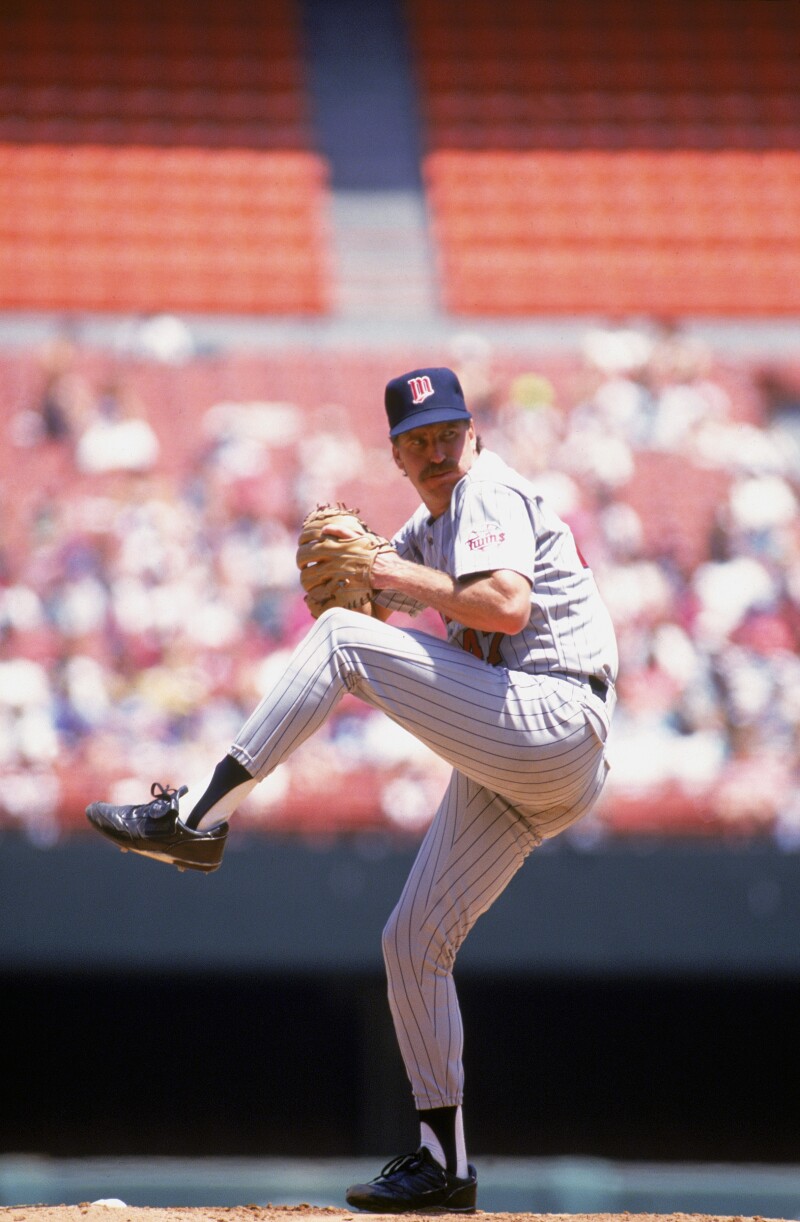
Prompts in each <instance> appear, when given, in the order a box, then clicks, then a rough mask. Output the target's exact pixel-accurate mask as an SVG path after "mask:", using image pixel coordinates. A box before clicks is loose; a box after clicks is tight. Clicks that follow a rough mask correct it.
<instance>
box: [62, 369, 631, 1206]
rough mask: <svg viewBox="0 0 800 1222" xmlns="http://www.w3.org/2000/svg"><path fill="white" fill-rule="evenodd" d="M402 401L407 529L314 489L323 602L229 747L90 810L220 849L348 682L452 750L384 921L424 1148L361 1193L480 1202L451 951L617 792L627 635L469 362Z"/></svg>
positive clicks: (441, 1202)
mask: <svg viewBox="0 0 800 1222" xmlns="http://www.w3.org/2000/svg"><path fill="white" fill-rule="evenodd" d="M385 407H386V413H387V416H388V422H389V436H390V440H391V445H392V455H393V458H394V462H395V464H396V465H397V467H398V469H399V470H400V471H401V472H402V474H403V475H404V476H406V477H407V478H408V479H409V480H410V481H411V483H412V485H413V486H414V489H415V490H416V492H417V493H418V494H419V497H420V501H421V504H420V506H419V508H418V509H417V511H416V512H415V513H414V514H413V516H412V517H411V518H410V519H409V521H408V522H406V523H405V525H404V526H402V527H401V528H400V530H399V531H398V532H397V534H396V535H395V536H394V538H393V539H392V540H391V542H389V541H388V540H386V539H383V538H381V537H380V536H378V535H376V534H375V533H374V532H372V531H371V530H370V528H369V527H368V526H367V525H366V524H365V523H364V522H362V521H361V520H360V519H359V517H358V515H357V514H355V513H353V512H351V511H349V510H348V509H347V507H346V506H343V505H328V506H320V507H318V508H317V509H316V510H312V511H311V512H310V513H309V515H308V517H307V518H306V521H305V522H304V524H303V529H302V532H301V535H300V540H299V543H298V551H297V563H298V567H299V570H300V580H301V582H302V586H303V589H304V592H305V599H306V603H307V605H308V607H309V610H310V612H311V614H312V616H313V617H314V620H315V622H314V624H313V626H312V627H311V629H310V631H309V632H308V634H307V636H306V637H305V638H304V639H303V640H302V641H301V642H300V643H299V645H298V646H297V648H296V649H295V651H294V653H293V654H292V656H291V658H290V660H289V662H288V664H287V666H286V669H285V671H284V673H283V675H282V677H281V678H280V680H279V681H278V682H277V683H276V684H275V686H274V687H273V689H272V690H271V691H269V692H267V693H266V694H265V696H264V698H263V699H262V700H261V703H260V704H259V705H258V707H257V708H256V709H255V710H254V712H253V713H252V715H251V717H250V718H249V720H248V721H247V722H246V723H245V725H244V726H243V727H242V729H241V731H240V733H239V734H238V736H237V738H236V741H235V742H234V743H233V745H232V746H231V748H230V751H229V753H228V754H227V755H226V756H225V758H224V759H222V760H221V761H220V763H219V764H217V766H216V767H215V769H214V770H213V772H212V773H211V774H210V775H209V776H208V777H206V778H205V779H203V780H202V781H200V782H199V783H198V784H196V785H192V786H191V787H187V786H181V787H180V788H178V789H174V788H171V787H168V786H163V785H159V784H157V785H154V786H153V788H152V790H151V796H152V799H153V800H152V801H150V802H146V803H144V804H143V805H141V806H123V807H120V806H110V805H108V804H106V803H100V802H96V803H93V804H92V805H91V806H90V807H89V808H88V809H87V812H86V813H87V816H88V818H89V820H90V822H91V823H92V824H93V826H94V827H95V828H97V830H98V831H100V832H102V833H103V835H105V836H107V837H108V838H109V839H110V840H112V841H113V842H114V843H116V844H117V845H118V846H119V847H121V848H123V849H125V850H131V851H133V852H136V853H142V854H144V855H146V856H150V857H153V858H155V859H156V860H160V861H164V862H168V863H171V864H173V865H176V866H178V867H179V868H182V869H184V868H189V869H196V870H204V871H211V870H215V869H217V867H218V866H219V865H220V863H221V861H222V855H223V852H224V848H225V841H226V838H227V835H228V819H229V817H230V816H231V815H232V814H233V812H234V811H235V810H236V808H237V807H238V806H239V805H240V804H241V802H242V801H243V799H244V798H245V797H246V796H247V795H248V794H249V793H250V791H251V790H252V789H253V787H254V786H255V785H257V784H258V782H259V781H260V780H263V778H264V777H266V776H268V775H269V773H270V772H272V770H273V769H275V768H277V767H278V766H279V765H280V764H281V762H282V761H283V760H285V759H286V758H287V757H288V756H289V755H290V754H291V753H292V751H294V750H295V748H296V747H297V746H299V744H300V743H302V742H304V741H305V740H306V739H307V738H309V736H310V735H313V734H314V732H315V731H316V730H317V729H318V728H319V727H320V726H321V725H322V724H323V722H324V721H325V720H326V718H327V717H329V716H330V714H331V712H332V711H333V709H334V708H335V707H336V704H337V702H338V701H339V700H340V699H341V697H342V696H343V695H344V693H345V692H350V693H352V694H354V695H355V696H357V697H358V698H359V699H361V700H363V701H365V703H367V704H368V705H370V706H371V707H372V708H375V709H380V710H382V711H383V712H384V713H385V714H386V716H387V717H390V718H391V719H392V720H393V721H395V722H397V723H399V724H400V725H402V726H403V727H405V729H407V730H409V731H410V732H411V733H412V734H414V735H416V737H417V738H418V739H420V740H421V741H422V742H424V743H426V744H427V746H428V747H430V749H431V750H432V751H434V752H435V753H436V754H437V755H439V756H441V757H442V758H443V759H444V760H446V761H447V762H448V763H449V764H450V765H451V766H452V769H453V771H452V775H451V779H450V782H449V785H448V787H447V790H446V792H445V794H444V796H443V798H442V801H441V805H440V806H439V809H438V811H437V812H436V814H435V817H434V819H433V822H432V823H431V825H430V827H429V829H428V832H427V834H426V836H425V838H424V841H423V843H422V846H421V848H420V851H419V854H418V856H417V859H416V861H415V864H414V866H413V868H412V870H411V874H410V876H409V878H408V881H407V883H406V885H405V888H404V890H403V893H402V895H401V896H400V899H399V901H398V903H397V906H396V908H395V910H394V912H393V913H392V915H391V917H390V918H389V921H388V923H387V925H386V928H385V929H384V931H383V954H384V961H385V964H386V973H387V980H388V993H389V1004H390V1007H391V1012H392V1016H393V1019H394V1025H395V1030H396V1033H397V1039H398V1041H399V1045H400V1049H401V1052H402V1055H403V1060H404V1063H405V1066H406V1070H407V1072H408V1077H409V1080H410V1083H411V1089H412V1091H413V1096H414V1101H415V1106H416V1109H417V1112H418V1115H419V1124H420V1142H419V1148H418V1149H417V1150H416V1151H414V1152H413V1153H411V1154H406V1155H401V1156H400V1157H399V1158H396V1159H394V1160H393V1161H392V1162H390V1163H388V1164H387V1165H386V1166H385V1167H384V1168H383V1170H382V1171H381V1172H380V1174H379V1175H377V1176H376V1178H375V1179H374V1180H372V1181H370V1182H369V1183H367V1184H356V1185H353V1186H352V1187H351V1188H350V1189H349V1190H348V1192H347V1194H346V1195H347V1201H348V1204H349V1205H351V1206H352V1207H354V1208H357V1209H362V1210H368V1211H372V1212H378V1213H403V1212H417V1211H420V1210H435V1211H438V1212H442V1211H446V1212H463V1213H471V1212H474V1210H475V1207H476V1199H477V1175H476V1172H475V1168H474V1166H473V1165H472V1164H471V1163H470V1162H469V1161H468V1157H467V1148H466V1141H465V1134H464V1123H463V1114H462V1102H463V1091H464V1075H463V1067H462V1042H463V1040H462V1026H461V1015H460V1012H459V1006H458V1000H457V997H456V990H455V985H454V982H453V966H454V963H455V959H456V955H457V953H458V950H459V947H460V946H461V944H462V942H463V941H464V939H465V938H466V936H467V934H468V933H469V931H470V929H471V928H472V926H473V925H474V924H475V922H476V921H477V919H478V917H479V916H481V914H482V913H484V912H486V911H487V909H488V908H490V907H491V905H492V903H493V902H494V900H495V899H496V898H497V897H498V896H499V895H500V894H501V892H502V891H503V890H504V888H505V887H506V885H507V884H508V882H509V881H510V879H511V878H512V877H513V875H514V874H515V873H516V871H517V870H518V869H519V868H520V866H521V865H522V863H523V862H524V860H525V858H526V857H527V855H528V853H530V852H531V850H532V849H533V848H535V847H536V846H537V845H538V844H540V843H541V841H542V840H544V839H546V838H549V837H551V836H555V835H557V834H558V833H559V832H561V831H563V830H564V829H565V828H567V827H569V826H570V825H572V824H574V823H575V822H576V820H578V819H580V818H582V816H584V815H585V814H586V813H587V811H589V810H590V808H591V807H592V804H593V803H594V802H595V800H596V799H597V797H598V795H599V794H600V791H601V789H602V787H603V784H604V781H605V778H606V773H607V770H608V763H607V760H606V755H605V742H606V738H607V735H608V730H609V722H610V718H611V715H612V712H613V708H614V704H615V699H616V698H615V692H614V684H615V680H616V675H617V648H616V642H615V637H614V631H613V627H612V624H611V620H610V618H609V615H608V613H607V611H606V608H605V606H604V604H603V602H602V600H601V598H600V596H599V594H598V590H597V587H596V585H595V581H594V578H593V576H592V573H591V571H590V569H589V568H587V566H586V563H585V561H584V560H583V559H582V557H581V555H580V553H579V551H578V549H577V547H576V545H575V541H574V539H573V537H572V534H571V532H570V530H569V529H568V527H567V526H566V525H565V524H564V523H563V522H562V521H561V520H560V519H559V518H558V517H557V516H556V515H555V514H554V513H553V512H552V511H551V510H550V509H549V508H548V506H547V505H546V504H545V503H544V501H543V500H542V498H541V497H540V496H539V495H538V494H537V492H536V489H535V487H534V486H532V485H531V484H530V483H528V482H527V481H526V480H525V479H523V478H522V477H521V476H520V475H518V474H517V473H516V472H515V471H513V470H512V469H511V467H509V466H507V465H506V464H505V462H503V461H502V459H501V458H499V457H498V456H497V455H495V454H493V453H491V452H489V451H487V450H484V449H482V447H481V444H480V439H479V438H478V436H477V434H476V431H475V426H474V422H473V420H472V417H471V415H470V413H469V411H468V408H467V405H466V403H465V401H464V396H463V393H462V389H461V385H460V383H459V381H458V378H457V377H456V375H455V374H454V373H453V372H452V370H450V369H446V368H425V369H416V370H413V371H411V372H409V373H406V374H403V375H402V376H400V377H397V378H393V379H392V380H391V381H390V382H389V384H388V385H387V387H386V392H385ZM428 607H430V608H433V609H434V610H435V611H437V612H438V613H439V614H440V615H441V617H442V620H443V623H444V625H445V626H446V639H440V638H439V637H433V636H431V635H430V634H427V633H424V632H419V631H415V630H406V629H401V628H398V627H395V626H393V625H391V624H389V623H388V622H387V621H388V619H389V618H390V616H391V614H392V612H394V611H398V610H402V611H403V612H407V613H410V614H411V615H414V614H415V613H417V612H418V611H420V610H421V609H423V608H428Z"/></svg>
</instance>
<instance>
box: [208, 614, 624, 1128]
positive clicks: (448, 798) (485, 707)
mask: <svg viewBox="0 0 800 1222" xmlns="http://www.w3.org/2000/svg"><path fill="white" fill-rule="evenodd" d="M348 691H349V692H353V693H354V694H355V695H356V696H358V697H359V698H360V699H362V700H364V701H365V702H366V703H367V704H369V705H371V706H372V707H374V708H376V709H381V710H382V711H383V712H384V713H386V714H387V716H389V717H390V718H392V719H393V720H394V721H396V722H398V723H399V724H400V725H402V726H404V727H405V728H406V729H408V730H409V731H410V732H411V733H413V734H414V735H416V737H417V738H419V739H420V740H421V741H423V742H424V743H426V744H427V745H428V746H429V747H430V748H431V750H433V751H435V752H436V753H437V754H438V755H440V756H441V757H442V758H443V759H445V760H447V761H448V762H449V763H450V764H451V765H452V766H453V768H454V770H455V771H454V773H453V777H452V780H451V783H450V786H449V788H448V791H447V794H446V795H445V798H444V800H443V802H442V805H441V807H440V809H439V811H438V813H437V815H436V818H435V819H434V821H433V823H432V825H431V827H430V829H429V831H428V834H427V836H426V838H425V840H424V842H423V845H422V847H421V849H420V852H419V855H418V858H417V861H416V863H415V865H414V867H413V870H412V872H411V875H410V877H409V879H408V882H407V884H406V887H405V890H404V892H403V895H402V897H401V899H400V901H399V903H398V905H397V908H396V909H395V912H394V914H393V916H392V918H391V919H390V921H389V924H388V925H387V928H386V931H385V933H384V942H383V945H384V955H385V962H386V967H387V974H388V979H389V996H390V1004H391V1007H392V1013H393V1016H394V1021H395V1027H396V1030H397V1036H398V1040H399V1043H400V1047H401V1050H402V1053H403V1057H404V1061H405V1065H406V1069H407V1071H408V1074H409V1078H410V1080H411V1084H412V1088H413V1091H414V1096H415V1098H416V1099H417V1101H418V1106H419V1107H421V1108H429V1107H439V1106H448V1105H452V1104H457V1103H460V1102H461V1093H462V1089H463V1073H462V1066H461V1038H462V1037H461V1018H460V1014H459V1010H458V1002H457V999H456V995H455V988H454V985H453V980H452V967H453V961H454V959H455V954H456V952H457V950H458V947H459V946H460V945H461V943H462V941H463V939H464V938H465V937H466V935H467V933H468V932H469V930H470V929H471V927H472V925H473V924H474V923H475V921H476V920H477V918H478V917H479V916H480V915H481V913H482V912H485V911H486V909H487V908H488V907H489V906H490V905H491V904H492V902H493V901H494V899H496V897H497V896H498V895H499V894H500V892H501V891H502V890H503V889H504V887H505V886H506V885H507V883H508V881H509V879H510V878H511V877H512V875H513V874H514V873H515V872H516V870H517V869H518V868H519V867H520V865H521V864H522V862H523V861H524V859H525V857H526V855H527V854H528V852H530V850H531V849H532V848H533V847H534V846H535V845H536V844H537V843H539V841H540V840H541V839H543V838H546V837H549V836H553V835H555V834H557V833H558V832H560V831H562V830H563V829H564V828H565V827H567V826H568V825H569V824H570V823H572V822H574V821H575V820H576V819H578V818H580V817H581V815H583V814H585V812H586V811H587V810H588V809H589V807H590V806H591V804H592V802H593V801H594V800H595V798H596V797H597V795H598V793H599V791H600V789H601V787H602V785H603V781H604V779H605V774H606V768H607V765H606V763H605V758H604V754H603V744H602V741H601V738H600V737H599V735H598V733H597V724H598V722H597V710H598V707H600V708H602V705H601V702H600V701H599V700H598V698H597V697H596V696H594V695H592V693H591V691H590V689H589V688H588V687H587V686H586V685H585V684H582V683H577V682H575V681H574V680H571V679H569V678H556V677H553V676H548V675H532V674H526V673H524V672H522V671H509V670H506V669H505V668H504V667H495V666H490V665H488V663H486V662H484V661H482V660H480V659H479V658H476V657H474V656H472V655H471V654H469V653H466V652H464V651H463V650H462V649H460V648H459V647H458V645H456V644H455V643H452V642H449V641H442V640H439V639H437V638H435V637H431V636H429V635H427V634H425V633H421V632H415V631H408V630H404V629H399V628H396V627H393V626H391V625H389V624H382V623H380V622H379V621H378V620H374V619H372V618H371V617H368V616H363V615H360V614H358V613H357V612H351V611H343V610H339V609H333V610H331V611H327V612H326V613H325V614H324V615H323V616H321V618H320V619H319V620H318V621H317V622H316V624H315V625H314V627H313V628H312V629H311V631H310V632H309V633H308V635H307V636H306V638H305V639H304V640H303V641H301V642H300V644H299V645H298V646H297V648H296V649H295V651H294V653H293V655H292V657H291V659H290V661H289V664H288V666H287V668H286V670H285V672H284V674H283V676H282V678H281V680H280V681H279V683H278V684H277V685H276V687H275V688H274V689H273V690H272V691H271V692H269V693H268V694H267V695H266V696H265V697H264V699H263V700H262V701H261V703H260V704H259V705H258V707H257V708H256V710H255V711H254V713H253V715H252V716H251V717H250V718H249V720H248V721H247V723H246V724H245V726H244V727H243V729H242V731H241V732H240V734H239V735H238V737H237V740H236V743H235V744H234V745H233V747H232V749H231V754H232V755H233V756H234V757H235V758H236V759H238V760H239V761H240V763H242V764H243V765H244V766H245V767H246V768H247V770H248V771H249V772H250V773H251V774H252V775H253V776H257V777H258V778H259V779H260V778H262V777H264V776H266V775H267V774H268V773H269V772H271V771H272V770H273V769H274V768H276V767H277V766H278V765H279V764H280V763H281V762H282V761H283V760H284V759H286V757H287V756H288V755H290V754H291V752H292V751H293V750H294V749H295V748H296V747H298V746H299V745H300V743H301V742H303V741H304V740H305V739H307V738H308V737H310V736H311V735H312V734H313V733H314V732H315V731H316V730H317V729H318V728H319V727H320V726H321V725H322V724H323V722H324V721H325V719H326V718H327V717H328V716H330V714H331V712H332V711H333V709H334V708H335V706H336V704H337V703H338V701H339V700H340V699H341V697H342V696H343V695H344V693H345V692H348ZM603 711H604V712H605V710H603Z"/></svg>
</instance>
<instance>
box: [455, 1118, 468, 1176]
mask: <svg viewBox="0 0 800 1222" xmlns="http://www.w3.org/2000/svg"><path fill="white" fill-rule="evenodd" d="M456 1159H457V1162H456V1175H457V1176H458V1178H459V1179H460V1180H465V1179H466V1178H467V1176H468V1175H469V1167H468V1165H467V1143H466V1139H465V1137H464V1116H463V1114H462V1112H461V1108H459V1109H458V1111H457V1112H456Z"/></svg>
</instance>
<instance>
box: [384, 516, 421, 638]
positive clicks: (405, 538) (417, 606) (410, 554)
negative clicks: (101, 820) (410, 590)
mask: <svg viewBox="0 0 800 1222" xmlns="http://www.w3.org/2000/svg"><path fill="white" fill-rule="evenodd" d="M391 543H392V547H394V549H395V550H396V552H397V554H398V556H400V557H401V559H403V560H411V561H413V563H414V564H422V563H423V558H422V553H421V552H420V549H419V545H418V544H417V540H416V531H415V519H414V518H410V519H409V521H408V522H406V523H405V525H404V526H401V528H400V530H398V531H397V533H396V534H395V535H393V536H392V539H391ZM373 601H374V602H376V603H377V604H378V605H379V606H381V607H387V608H388V609H389V610H390V611H402V612H404V613H405V614H406V615H410V616H412V617H413V616H417V615H419V614H420V613H421V612H422V611H425V610H426V609H427V608H426V607H425V604H424V603H421V602H418V601H417V599H416V598H412V597H411V596H410V595H409V594H401V593H400V591H399V590H376V591H375V595H374V598H373Z"/></svg>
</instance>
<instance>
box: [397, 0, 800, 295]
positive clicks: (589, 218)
mask: <svg viewBox="0 0 800 1222" xmlns="http://www.w3.org/2000/svg"><path fill="white" fill-rule="evenodd" d="M408 11H409V14H410V21H411V28H412V31H413V38H414V47H415V52H416V56H417V63H418V75H419V79H420V84H421V107H422V113H423V118H424V124H425V138H426V142H427V150H428V152H427V157H426V161H425V179H426V183H427V186H428V193H429V199H430V203H431V209H432V214H433V220H434V228H435V235H436V240H437V244H438V246H439V251H440V277H441V286H442V299H443V302H444V305H445V307H446V308H447V309H448V310H450V311H451V312H453V313H456V314H472V315H475V314H488V315H493V314H511V315H513V314H534V315H535V314H543V313H544V314H547V313H562V312H570V313H574V312H583V311H601V312H606V313H612V314H615V313H628V312H637V311H638V312H655V313H673V314H674V313H677V314H682V313H683V314H692V313H695V314H716V315H766V316H770V315H781V314H794V313H797V311H798V309H800V288H798V284H799V283H800V282H799V281H798V271H799V270H800V177H799V176H798V175H799V174H800V157H799V156H798V154H797V149H798V147H799V146H800V105H799V104H798V100H797V95H796V92H795V91H794V89H793V86H792V83H791V82H792V76H793V73H794V68H793V65H796V63H797V57H798V52H800V20H799V18H798V9H797V7H796V6H795V5H792V4H791V3H788V2H785V0H771V3H769V4H766V5H765V4H760V3H758V2H756V3H750V2H749V0H741V2H740V3H734V4H730V3H722V2H720V0H692V2H691V3H689V0H676V2H675V3H660V2H659V3H650V4H647V5H641V4H635V3H632V2H629V0H615V2H614V3H609V4H603V5H593V4H587V3H585V0H562V2H560V3H558V4H551V3H548V2H547V0H533V2H532V3H530V4H525V5H520V4H516V3H514V2H513V0H498V2H497V3H495V2H492V0H466V3H464V4H461V3H458V4H456V3H455V0H442V2H441V3H439V4H436V5H430V4H426V3H425V2H424V0H409V3H408Z"/></svg>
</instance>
